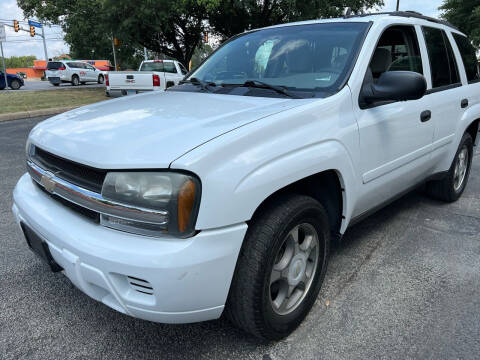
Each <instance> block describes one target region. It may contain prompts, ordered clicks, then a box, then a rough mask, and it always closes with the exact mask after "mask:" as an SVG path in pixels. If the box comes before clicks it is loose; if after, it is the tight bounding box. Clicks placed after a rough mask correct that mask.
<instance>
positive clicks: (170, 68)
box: [163, 61, 177, 74]
mask: <svg viewBox="0 0 480 360" xmlns="http://www.w3.org/2000/svg"><path fill="white" fill-rule="evenodd" d="M163 71H164V72H166V73H172V74H176V73H177V68H176V67H175V64H174V63H173V62H170V61H169V62H164V63H163Z"/></svg>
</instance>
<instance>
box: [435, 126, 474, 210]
mask: <svg viewBox="0 0 480 360" xmlns="http://www.w3.org/2000/svg"><path fill="white" fill-rule="evenodd" d="M465 156H466V157H467V158H466V159H465ZM462 158H463V160H462ZM472 158H473V140H472V137H471V136H470V134H468V133H465V134H464V135H463V137H462V141H460V145H459V147H458V150H457V153H456V154H455V157H454V159H453V162H452V165H451V166H450V169H449V170H448V173H447V175H446V176H445V178H444V179H442V180H437V181H431V182H429V183H427V194H428V195H429V196H430V197H432V198H434V199H437V200H441V201H445V202H455V201H457V200H458V199H459V198H460V197H461V196H462V194H463V192H464V191H465V187H466V186H467V183H468V178H469V176H470V169H471V167H472Z"/></svg>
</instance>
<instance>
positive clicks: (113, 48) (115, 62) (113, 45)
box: [112, 35, 117, 71]
mask: <svg viewBox="0 0 480 360" xmlns="http://www.w3.org/2000/svg"><path fill="white" fill-rule="evenodd" d="M112 50H113V65H114V66H115V71H117V56H116V55H115V42H114V41H113V35H112Z"/></svg>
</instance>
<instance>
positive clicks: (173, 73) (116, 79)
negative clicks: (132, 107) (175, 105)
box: [105, 60, 187, 96]
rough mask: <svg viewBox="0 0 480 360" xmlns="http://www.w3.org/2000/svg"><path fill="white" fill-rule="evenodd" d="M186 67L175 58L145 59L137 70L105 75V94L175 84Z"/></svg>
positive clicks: (160, 88)
mask: <svg viewBox="0 0 480 360" xmlns="http://www.w3.org/2000/svg"><path fill="white" fill-rule="evenodd" d="M186 73H187V69H185V67H184V66H183V65H182V64H181V63H180V62H178V61H176V60H146V61H143V62H142V63H141V64H140V67H139V68H138V71H114V72H109V73H108V74H107V75H106V77H105V85H106V87H107V89H106V94H107V95H108V96H110V95H130V94H137V93H139V92H143V91H155V90H165V89H166V88H168V87H170V86H173V85H177V84H178V83H179V81H180V80H182V79H183V77H184V76H185V74H186Z"/></svg>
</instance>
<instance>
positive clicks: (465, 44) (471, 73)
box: [453, 33, 480, 82]
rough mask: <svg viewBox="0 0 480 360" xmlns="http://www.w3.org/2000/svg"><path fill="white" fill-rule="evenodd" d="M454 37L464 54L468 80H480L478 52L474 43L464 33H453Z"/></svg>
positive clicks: (463, 58)
mask: <svg viewBox="0 0 480 360" xmlns="http://www.w3.org/2000/svg"><path fill="white" fill-rule="evenodd" d="M453 38H454V39H455V42H456V43H457V46H458V49H459V50H460V54H461V55H462V60H463V64H464V65H465V71H466V73H467V79H468V82H475V81H478V80H480V74H479V70H478V60H477V53H476V51H475V48H474V47H473V45H472V43H471V42H470V41H469V40H468V39H467V38H466V37H465V36H463V35H460V34H455V33H453Z"/></svg>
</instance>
